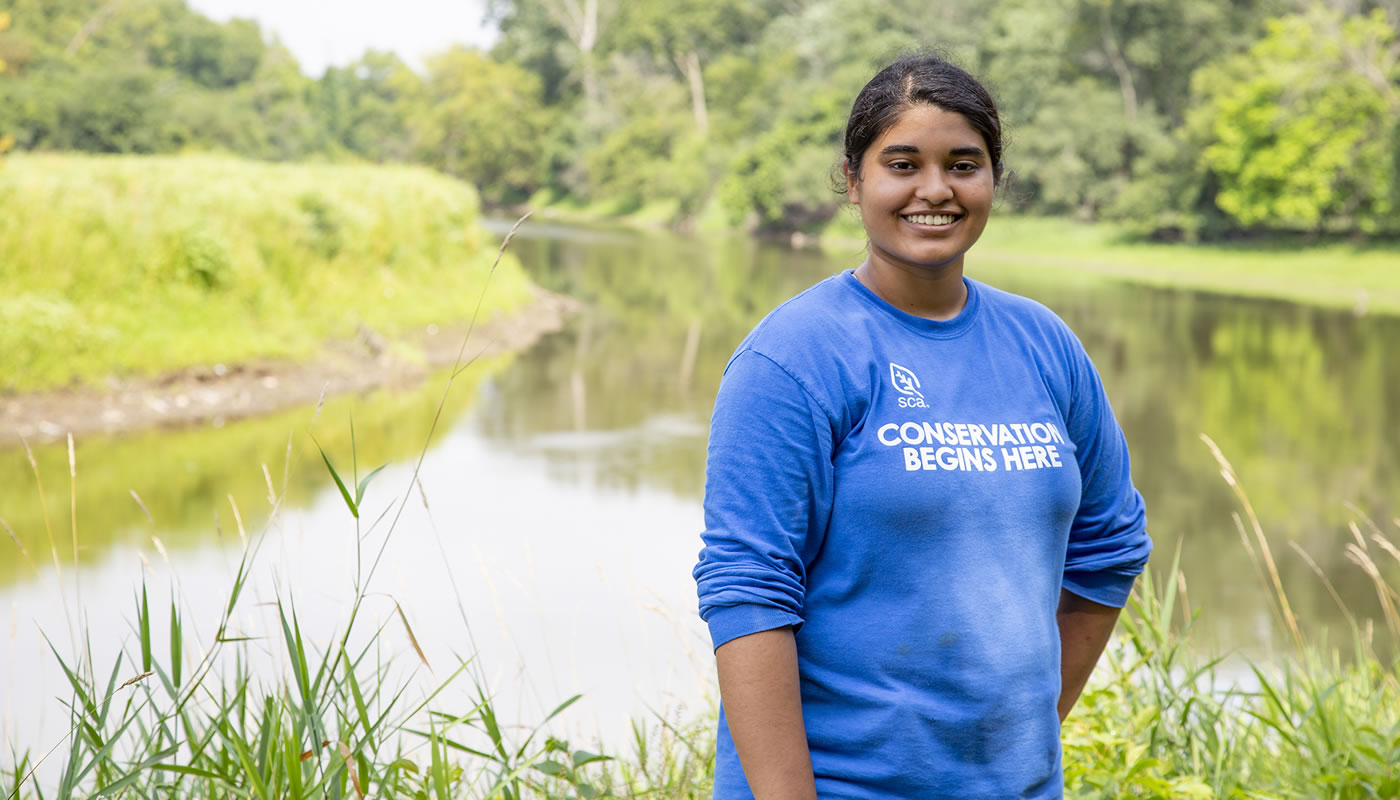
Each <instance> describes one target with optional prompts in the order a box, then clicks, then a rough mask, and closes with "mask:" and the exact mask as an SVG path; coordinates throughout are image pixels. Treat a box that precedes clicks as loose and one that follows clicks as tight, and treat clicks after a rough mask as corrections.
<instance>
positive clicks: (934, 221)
mask: <svg viewBox="0 0 1400 800" xmlns="http://www.w3.org/2000/svg"><path fill="white" fill-rule="evenodd" d="M904 218H905V219H907V220H909V221H910V222H912V223H914V224H915V225H952V224H953V220H955V219H957V217H955V216H953V215H952V214H906V215H905V216H904Z"/></svg>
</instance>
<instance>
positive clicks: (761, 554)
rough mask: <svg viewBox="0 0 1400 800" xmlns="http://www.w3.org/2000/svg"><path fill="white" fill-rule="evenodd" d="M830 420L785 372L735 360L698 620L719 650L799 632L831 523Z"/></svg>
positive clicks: (714, 472) (708, 486)
mask: <svg viewBox="0 0 1400 800" xmlns="http://www.w3.org/2000/svg"><path fill="white" fill-rule="evenodd" d="M832 450H833V435H832V424H831V417H830V415H829V414H827V413H826V411H824V410H823V408H822V407H821V405H820V404H819V403H818V402H817V401H816V400H815V399H814V398H813V396H812V395H811V393H810V392H808V391H807V389H806V388H805V387H804V386H803V385H802V384H801V383H799V382H798V381H797V380H796V379H795V378H794V377H793V376H792V375H791V374H790V373H789V372H788V371H786V370H785V369H783V368H782V367H781V366H779V365H778V364H777V363H775V362H773V361H772V360H771V359H769V358H768V357H766V356H764V355H762V354H761V353H758V352H755V351H753V350H745V351H743V352H741V353H740V354H739V355H737V356H735V358H734V359H733V361H731V362H730V365H729V367H728V369H727V370H726V371H725V374H724V379H723V380H722V381H721V383H720V388H719V393H718V395H717V397H716V398H715V409H714V415H713V417H712V419H711V422H710V440H709V450H708V456H707V460H706V465H705V504H704V505H705V532H704V534H703V535H702V538H703V540H704V548H703V549H702V550H701V551H700V559H699V563H698V564H697V565H696V567H695V572H694V576H695V583H696V588H697V591H698V593H699V596H700V616H701V618H702V619H704V620H705V622H706V623H708V625H709V628H710V637H711V639H712V640H713V643H714V646H715V647H716V648H718V647H719V646H720V645H722V644H724V643H725V642H728V641H730V640H731V639H736V638H738V637H740V636H746V635H748V634H751V633H757V632H759V631H764V630H771V629H774V628H781V627H786V626H801V624H802V621H803V620H802V607H803V598H804V595H805V592H806V578H807V574H806V565H807V564H809V563H811V560H812V558H813V556H814V555H815V554H816V551H817V549H818V548H819V547H820V545H821V537H822V534H823V533H824V532H825V530H826V524H827V520H828V519H829V517H830V507H831V498H832V490H833V481H834V478H833V475H834V470H833V467H832V463H831V458H832Z"/></svg>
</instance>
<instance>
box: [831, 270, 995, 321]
mask: <svg viewBox="0 0 1400 800" xmlns="http://www.w3.org/2000/svg"><path fill="white" fill-rule="evenodd" d="M855 276H856V280H858V281H860V282H861V283H862V284H864V285H865V288H867V289H869V290H870V291H872V292H874V293H875V295H876V296H877V297H879V298H880V299H881V300H884V301H885V302H886V303H889V304H890V305H892V306H894V307H895V308H897V309H899V310H900V311H903V312H904V313H906V314H912V315H914V316H916V317H923V318H925V319H931V320H937V321H940V322H941V321H945V320H950V319H952V318H953V317H956V316H957V315H958V314H959V313H961V312H962V310H963V306H965V305H967V285H966V284H964V283H963V271H962V264H956V265H952V264H950V265H948V266H945V267H942V268H940V269H933V270H928V271H925V270H919V269H915V268H912V267H909V268H901V267H899V266H896V265H893V264H876V263H874V262H873V261H872V260H871V259H869V258H867V259H866V260H865V263H863V264H861V265H860V266H859V267H856V270H855Z"/></svg>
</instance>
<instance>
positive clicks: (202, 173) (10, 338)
mask: <svg viewBox="0 0 1400 800" xmlns="http://www.w3.org/2000/svg"><path fill="white" fill-rule="evenodd" d="M497 251H498V240H497V239H496V237H494V236H493V235H492V234H490V233H489V232H488V231H486V230H485V229H484V228H483V227H482V225H481V216H480V202H479V199H478V197H477V194H476V192H475V190H474V189H473V188H472V187H471V186H470V185H468V184H465V183H463V182H461V181H456V180H453V179H451V178H447V177H445V176H442V175H438V174H435V173H433V172H430V171H428V170H425V169H421V168H412V167H385V166H372V165H331V164H268V163H260V162H252V161H245V160H240V159H235V158H228V157H215V156H189V157H145V156H110V157H95V156H79V155H56V154H47V155H43V154H39V155H36V154H24V155H22V156H15V157H12V158H7V159H6V162H5V165H4V169H0V254H3V255H0V285H4V286H5V293H4V296H3V297H0V352H3V353H4V354H5V358H4V359H3V360H0V406H3V405H5V403H6V400H7V398H6V395H8V396H10V398H13V397H15V396H24V395H29V394H33V393H38V392H54V391H58V390H63V389H78V390H86V389H88V388H93V387H96V388H98V389H103V388H105V387H110V386H111V385H112V384H113V383H114V382H115V383H117V384H121V385H125V382H127V381H129V380H136V381H138V382H143V381H144V382H156V383H160V382H163V381H166V380H168V379H169V378H168V376H171V375H181V374H183V373H184V372H186V371H189V370H199V369H202V368H209V369H212V368H213V365H215V364H220V363H222V364H226V365H230V366H231V365H234V364H246V365H260V364H264V363H266V362H268V361H278V362H282V361H290V362H300V363H312V362H315V361H317V360H319V359H322V358H323V357H324V355H325V354H324V352H323V350H324V348H325V347H326V344H325V343H326V342H336V341H340V342H343V341H346V340H353V339H355V338H356V337H358V336H360V335H361V332H363V331H366V330H368V331H371V332H373V335H375V336H380V337H383V338H386V339H387V340H388V341H389V342H391V343H392V342H396V341H398V340H399V339H400V338H409V339H412V338H413V337H414V336H416V334H415V332H418V331H423V330H426V329H428V328H429V326H433V325H436V326H450V325H453V324H456V323H457V322H458V321H461V320H466V319H468V318H471V317H472V316H473V315H474V313H475V312H476V309H477V308H478V304H479V306H480V311H481V318H482V319H490V318H492V317H493V316H496V315H511V314H513V313H515V312H517V311H518V310H520V309H523V308H524V307H525V306H526V305H527V304H529V303H530V302H531V300H532V298H533V297H534V295H533V289H532V285H531V282H530V280H529V279H528V278H527V277H526V276H525V274H524V271H523V270H522V269H521V268H520V265H519V263H518V262H517V261H516V260H515V259H514V258H512V257H511V256H510V255H509V254H507V255H506V257H505V258H504V259H501V260H500V262H499V264H497V263H496V259H497ZM488 282H489V291H488ZM397 355H400V356H401V357H402V358H405V359H408V360H412V359H413V358H415V355H414V354H413V353H412V352H408V353H403V354H397ZM251 368H252V367H251V366H250V369H251ZM220 377H221V376H220ZM313 400H314V397H313Z"/></svg>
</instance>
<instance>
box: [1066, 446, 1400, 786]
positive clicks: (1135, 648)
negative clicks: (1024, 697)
mask: <svg viewBox="0 0 1400 800" xmlns="http://www.w3.org/2000/svg"><path fill="white" fill-rule="evenodd" d="M1202 439H1203V440H1204V441H1205V443H1206V445H1207V447H1208V448H1209V449H1210V451H1211V453H1212V455H1213V456H1214V457H1215V460H1216V463H1217V465H1218V466H1219V467H1220V474H1221V477H1222V479H1223V480H1224V481H1225V482H1226V484H1227V485H1228V486H1229V487H1230V488H1231V489H1232V490H1233V491H1234V492H1235V495H1236V498H1237V499H1238V501H1239V503H1240V511H1239V512H1238V513H1237V514H1236V515H1235V522H1236V525H1237V527H1238V529H1239V533H1240V539H1241V543H1242V546H1244V547H1245V548H1246V550H1247V551H1248V552H1249V554H1250V556H1251V560H1252V561H1253V563H1254V564H1255V566H1256V567H1257V573H1258V578H1259V580H1260V587H1261V589H1263V590H1265V591H1268V592H1270V595H1271V599H1272V608H1273V615H1274V617H1275V623H1274V625H1275V630H1277V631H1278V632H1280V633H1281V634H1282V635H1283V637H1284V638H1285V641H1287V642H1288V649H1287V650H1286V651H1285V652H1283V653H1280V654H1278V655H1277V656H1276V657H1275V658H1274V659H1273V660H1272V662H1271V663H1269V664H1263V665H1261V664H1253V663H1250V662H1248V661H1247V660H1245V659H1241V658H1238V657H1232V656H1231V655H1230V654H1226V655H1225V656H1215V657H1211V658H1206V657H1204V656H1202V655H1201V653H1200V650H1199V648H1195V647H1192V646H1191V631H1192V628H1193V626H1194V624H1195V622H1196V621H1197V618H1198V615H1199V613H1200V612H1199V611H1198V610H1193V609H1192V607H1191V604H1190V601H1189V599H1188V597H1187V594H1188V593H1187V581H1186V577H1185V575H1183V574H1182V573H1181V571H1180V570H1179V568H1178V564H1179V558H1180V551H1179V550H1178V552H1177V554H1176V558H1175V559H1174V560H1173V562H1172V564H1171V566H1170V567H1169V568H1168V569H1166V570H1165V571H1163V572H1159V573H1157V576H1156V577H1154V574H1153V573H1152V572H1151V571H1149V572H1148V573H1145V574H1144V575H1143V576H1142V578H1141V579H1139V581H1138V585H1137V586H1136V587H1135V589H1134V592H1133V596H1132V599H1131V601H1130V606H1129V608H1128V610H1127V612H1126V613H1125V614H1124V615H1123V618H1122V622H1121V623H1120V632H1119V633H1120V635H1119V637H1118V638H1117V640H1116V641H1115V642H1114V643H1113V645H1111V646H1110V648H1109V650H1108V653H1107V656H1106V658H1105V662H1104V663H1102V664H1101V665H1100V667H1099V671H1098V673H1097V674H1096V676H1095V680H1094V682H1093V683H1092V684H1091V688H1090V690H1089V691H1087V692H1086V693H1085V695H1084V697H1083V698H1082V699H1081V701H1080V703H1079V705H1078V706H1077V707H1076V708H1075V710H1074V712H1073V713H1072V714H1071V715H1070V717H1069V719H1068V720H1067V721H1066V724H1065V727H1064V732H1063V736H1064V746H1065V753H1064V758H1065V773H1066V783H1067V787H1068V792H1069V795H1070V796H1072V797H1078V798H1094V799H1096V800H1097V799H1098V798H1103V799H1104V800H1107V799H1108V798H1122V797H1134V798H1154V799H1155V798H1162V799H1163V800H1165V799H1166V798H1278V799H1279V800H1282V799H1284V798H1288V799H1290V800H1291V799H1293V798H1298V799H1299V800H1302V798H1327V799H1328V800H1354V799H1355V800H1359V799H1360V798H1396V797H1400V658H1398V657H1397V656H1400V654H1397V653H1396V652H1394V649H1393V647H1394V646H1393V645H1392V647H1391V649H1390V650H1384V649H1381V650H1380V651H1379V652H1378V648H1377V646H1376V644H1375V642H1376V636H1375V630H1374V622H1373V621H1370V620H1366V621H1362V620H1359V619H1358V618H1357V617H1355V616H1354V615H1353V614H1352V612H1351V611H1350V610H1348V609H1346V607H1345V606H1344V605H1343V606H1342V611H1343V613H1344V615H1345V616H1346V617H1347V619H1348V620H1349V622H1350V624H1351V628H1352V630H1351V633H1352V635H1351V641H1350V643H1349V646H1348V647H1347V648H1346V650H1345V651H1343V650H1338V649H1330V648H1328V647H1327V645H1326V642H1325V641H1323V640H1321V639H1320V638H1317V637H1315V636H1310V634H1309V628H1308V625H1307V621H1306V620H1300V619H1299V618H1298V617H1297V616H1296V615H1295V613H1294V612H1293V606H1292V604H1291V603H1290V602H1289V600H1288V595H1287V591H1286V588H1285V586H1284V585H1283V583H1282V581H1281V580H1280V579H1279V577H1278V575H1279V573H1278V568H1277V563H1276V560H1275V555H1274V554H1273V552H1272V550H1271V548H1270V546H1269V542H1268V539H1267V538H1266V537H1265V536H1264V533H1263V530H1262V528H1261V526H1260V524H1259V520H1258V518H1257V516H1256V515H1255V513H1254V509H1253V506H1252V504H1251V503H1250V501H1249V496H1248V493H1247V492H1246V491H1245V489H1244V485H1243V481H1242V479H1241V478H1240V476H1239V475H1237V474H1236V473H1235V470H1234V467H1233V466H1232V465H1231V464H1230V462H1229V461H1228V459H1227V458H1226V457H1225V455H1224V454H1223V453H1222V452H1221V451H1220V449H1219V448H1218V447H1217V446H1216V445H1215V443H1214V442H1213V441H1211V440H1210V439H1209V438H1208V437H1204V436H1203V437H1202ZM1358 516H1360V517H1361V522H1360V523H1359V524H1358V523H1353V525H1352V531H1353V534H1354V537H1355V539H1356V542H1355V543H1354V544H1350V545H1348V547H1347V552H1348V555H1349V556H1350V557H1351V558H1352V560H1353V562H1355V563H1356V564H1357V566H1358V568H1359V571H1360V572H1361V574H1362V575H1363V576H1365V578H1366V579H1368V580H1370V581H1371V582H1372V583H1373V585H1374V587H1375V589H1376V592H1377V594H1378V595H1379V596H1380V597H1381V608H1382V609H1383V617H1384V619H1383V621H1382V624H1384V625H1386V626H1387V627H1388V628H1390V630H1391V633H1392V634H1395V633H1397V632H1400V620H1397V618H1396V616H1395V613H1394V611H1395V601H1396V600H1397V592H1396V585H1395V584H1394V583H1392V582H1390V581H1389V580H1388V579H1387V570H1386V569H1383V568H1382V567H1381V565H1379V564H1377V563H1376V560H1375V558H1376V557H1378V556H1380V554H1384V557H1385V558H1392V557H1393V558H1394V559H1395V561H1396V562H1397V563H1396V564H1391V565H1389V574H1391V575H1393V574H1396V571H1395V567H1397V566H1400V552H1397V549H1396V548H1395V546H1394V543H1393V541H1392V540H1391V538H1390V537H1389V536H1387V535H1386V533H1385V531H1383V530H1382V529H1381V527H1380V526H1378V525H1377V524H1375V523H1374V522H1373V521H1371V520H1369V519H1367V518H1365V517H1364V516H1363V515H1358ZM1363 526H1364V534H1363ZM1395 528H1396V531H1394V532H1392V535H1393V533H1395V532H1400V520H1397V521H1396V522H1395ZM1294 547H1295V549H1297V550H1298V555H1299V557H1300V558H1303V559H1304V560H1305V561H1306V562H1307V563H1308V564H1310V565H1312V566H1313V568H1314V570H1315V572H1316V574H1317V576H1318V579H1319V580H1321V581H1323V582H1324V584H1326V586H1327V589H1328V591H1329V593H1330V594H1331V595H1332V597H1333V598H1334V599H1336V601H1337V602H1338V604H1339V605H1340V604H1341V599H1340V596H1339V595H1338V593H1337V592H1336V590H1335V587H1333V586H1332V585H1331V582H1330V581H1329V579H1328V578H1327V577H1326V575H1325V574H1323V573H1322V572H1321V570H1318V569H1316V565H1315V563H1314V562H1313V560H1312V558H1311V557H1310V556H1309V555H1308V554H1307V553H1306V552H1303V551H1302V550H1301V549H1299V548H1297V547H1296V545H1295V546H1294ZM1178 606H1179V607H1178ZM1389 641H1390V642H1392V643H1393V642H1396V641H1400V639H1396V638H1394V637H1393V636H1392V638H1391V639H1389Z"/></svg>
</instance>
